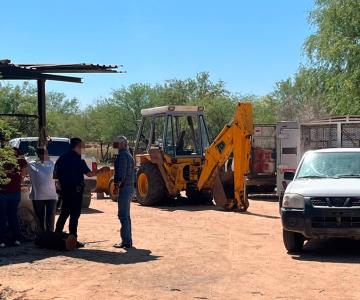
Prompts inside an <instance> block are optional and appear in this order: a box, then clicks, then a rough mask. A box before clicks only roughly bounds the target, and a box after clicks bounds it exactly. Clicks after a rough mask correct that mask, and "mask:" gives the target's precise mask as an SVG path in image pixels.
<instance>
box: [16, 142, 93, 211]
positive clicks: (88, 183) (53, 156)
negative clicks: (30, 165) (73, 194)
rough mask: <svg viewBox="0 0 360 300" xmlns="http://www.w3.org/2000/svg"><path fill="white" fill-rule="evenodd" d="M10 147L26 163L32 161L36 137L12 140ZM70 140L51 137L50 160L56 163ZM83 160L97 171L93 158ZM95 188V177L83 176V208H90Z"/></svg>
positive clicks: (66, 149)
mask: <svg viewBox="0 0 360 300" xmlns="http://www.w3.org/2000/svg"><path fill="white" fill-rule="evenodd" d="M9 143H10V145H11V146H12V147H14V148H17V149H19V150H20V152H21V153H22V154H23V155H24V156H25V159H26V160H27V161H30V160H32V159H34V157H35V156H36V154H35V151H36V147H37V144H38V138H37V137H23V138H15V139H12V140H11V141H10V142H9ZM69 145H70V139H68V138H59V137H52V138H51V139H49V140H48V152H49V156H50V160H52V161H53V162H56V160H57V159H58V158H59V156H60V155H62V154H64V153H65V152H66V151H68V150H69ZM83 159H84V160H85V161H86V164H87V165H88V167H89V168H90V169H91V170H96V169H97V163H96V159H95V158H93V157H85V156H84V155H83ZM95 187H96V177H91V178H90V177H86V176H85V189H84V196H83V207H84V208H87V207H89V206H90V202H91V191H92V190H93V189H94V188H95Z"/></svg>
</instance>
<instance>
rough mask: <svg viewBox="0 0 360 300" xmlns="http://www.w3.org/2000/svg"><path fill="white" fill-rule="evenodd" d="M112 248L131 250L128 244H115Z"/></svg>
mask: <svg viewBox="0 0 360 300" xmlns="http://www.w3.org/2000/svg"><path fill="white" fill-rule="evenodd" d="M113 247H114V248H122V249H129V248H132V245H130V244H123V243H121V244H115V245H113Z"/></svg>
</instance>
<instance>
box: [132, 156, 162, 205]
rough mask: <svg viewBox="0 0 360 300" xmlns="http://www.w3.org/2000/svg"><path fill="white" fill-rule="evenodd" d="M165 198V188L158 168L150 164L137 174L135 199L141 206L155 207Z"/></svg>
mask: <svg viewBox="0 0 360 300" xmlns="http://www.w3.org/2000/svg"><path fill="white" fill-rule="evenodd" d="M165 197H166V187H165V184H164V181H163V179H162V177H161V174H160V171H159V169H158V167H157V166H156V165H154V164H152V163H150V162H148V163H145V164H144V165H142V166H141V167H140V168H139V170H138V172H137V184H136V199H137V202H139V203H140V204H141V205H144V206H155V205H159V204H161V203H162V202H163V200H164V199H165Z"/></svg>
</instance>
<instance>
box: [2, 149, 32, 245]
mask: <svg viewBox="0 0 360 300" xmlns="http://www.w3.org/2000/svg"><path fill="white" fill-rule="evenodd" d="M13 150H14V155H15V157H16V158H17V163H16V164H11V163H8V164H5V166H4V168H5V171H6V175H7V178H8V179H9V182H8V183H6V184H1V185H0V248H4V247H5V246H6V245H5V234H6V231H7V224H8V225H9V227H10V229H11V231H12V236H13V242H14V245H15V246H20V237H21V235H20V225H19V220H18V217H17V209H18V206H19V203H20V200H21V180H22V174H23V172H24V170H25V168H26V161H25V159H24V158H23V157H22V156H21V154H20V152H19V150H17V149H15V148H14V149H13Z"/></svg>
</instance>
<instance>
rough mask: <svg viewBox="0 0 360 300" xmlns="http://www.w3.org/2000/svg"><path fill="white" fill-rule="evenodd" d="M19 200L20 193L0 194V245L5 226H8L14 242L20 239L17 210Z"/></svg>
mask: <svg viewBox="0 0 360 300" xmlns="http://www.w3.org/2000/svg"><path fill="white" fill-rule="evenodd" d="M20 200H21V193H20V192H18V193H7V194H5V193H0V243H4V242H5V235H6V231H7V224H8V225H9V227H10V229H11V231H12V234H13V238H14V240H19V239H20V238H21V234H20V224H19V219H18V216H17V209H18V206H19V203H20Z"/></svg>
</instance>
